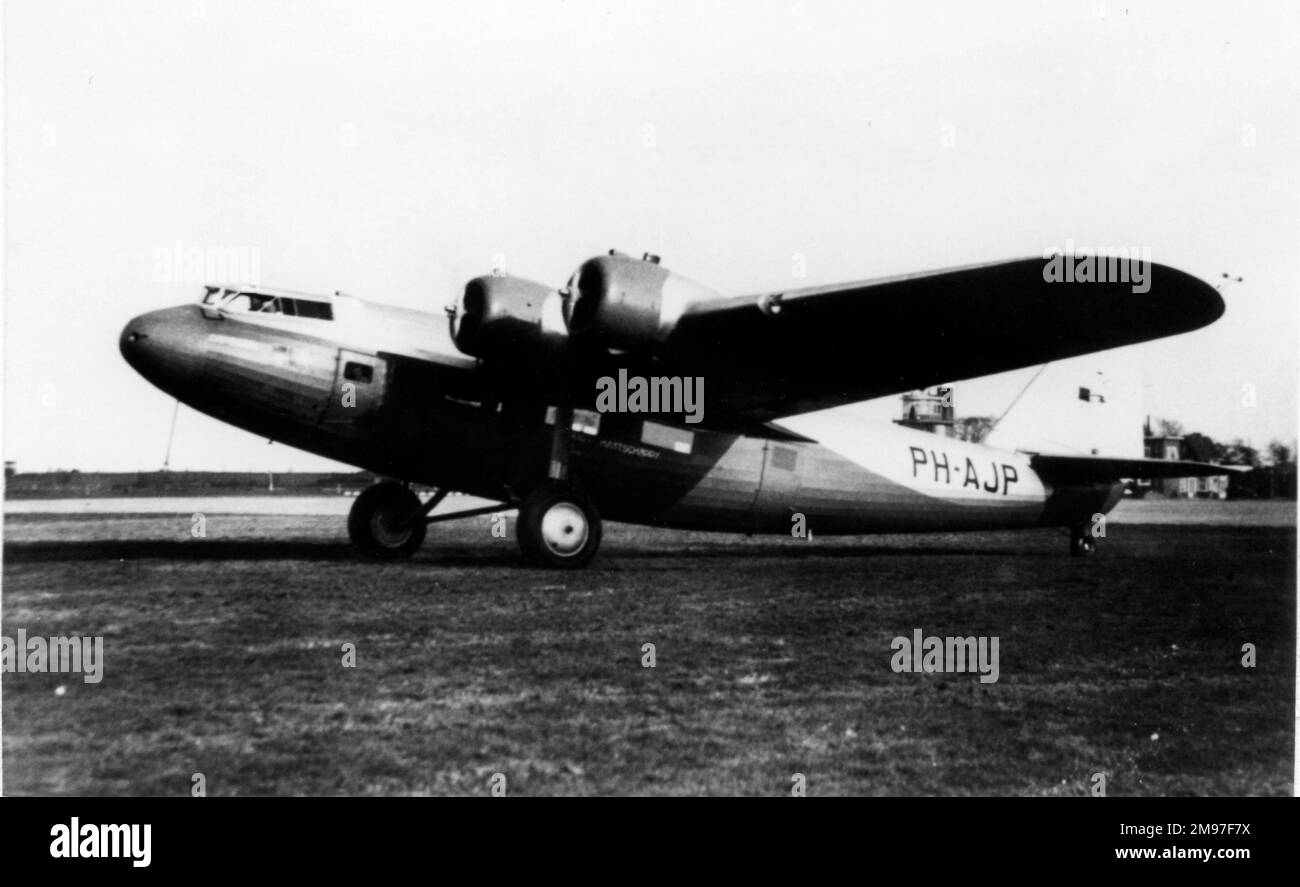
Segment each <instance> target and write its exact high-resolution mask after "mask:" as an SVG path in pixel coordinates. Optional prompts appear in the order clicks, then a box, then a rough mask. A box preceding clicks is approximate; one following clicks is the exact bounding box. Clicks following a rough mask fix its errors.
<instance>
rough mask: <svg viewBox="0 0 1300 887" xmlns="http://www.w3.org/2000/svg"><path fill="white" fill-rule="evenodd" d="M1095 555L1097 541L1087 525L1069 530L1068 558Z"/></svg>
mask: <svg viewBox="0 0 1300 887" xmlns="http://www.w3.org/2000/svg"><path fill="white" fill-rule="evenodd" d="M1096 553H1097V539H1096V537H1094V536H1093V535H1092V533H1091V532H1090V528H1089V526H1088V525H1087V524H1084V525H1082V526H1078V527H1074V528H1072V529H1071V530H1070V557H1092V556H1093V555H1094V554H1096Z"/></svg>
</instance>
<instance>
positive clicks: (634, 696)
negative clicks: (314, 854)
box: [3, 515, 1296, 796]
mask: <svg viewBox="0 0 1300 887" xmlns="http://www.w3.org/2000/svg"><path fill="white" fill-rule="evenodd" d="M191 525H192V524H191V520H190V517H189V516H188V515H174V516H166V515H146V516H123V517H117V518H114V517H103V516H77V515H65V516H42V515H20V516H14V515H10V516H9V517H8V518H7V520H6V527H5V537H6V547H5V567H4V610H3V618H4V634H5V635H8V636H13V635H14V633H15V631H16V630H17V629H18V628H25V629H26V630H27V632H28V633H29V635H32V634H41V635H44V636H57V635H70V634H81V635H102V636H103V637H104V639H105V641H104V642H105V655H104V659H105V664H104V677H103V680H102V682H101V683H99V684H84V683H82V681H81V680H80V678H79V677H78V676H75V675H57V674H35V675H33V674H24V675H6V676H5V678H4V682H3V717H4V721H3V728H4V738H3V746H4V790H5V792H6V793H7V794H163V795H184V794H187V793H188V792H189V790H190V786H191V776H192V774H194V773H196V772H201V773H203V774H204V776H205V779H206V784H207V789H208V793H209V794H210V795H234V794H309V795H316V794H487V793H488V787H489V780H490V779H491V778H492V776H493V774H496V773H501V774H504V775H505V777H506V780H507V789H508V792H509V793H510V794H514V795H524V794H657V793H665V794H667V793H672V794H722V793H738V794H756V795H782V794H788V793H789V791H790V787H791V778H792V775H793V774H795V773H802V774H805V776H806V779H807V787H808V793H809V794H810V795H818V794H880V795H890V794H1030V795H1075V796H1081V795H1084V794H1086V793H1087V791H1088V789H1089V788H1090V787H1091V785H1092V783H1091V779H1090V777H1091V776H1092V774H1094V773H1097V772H1105V773H1106V774H1107V790H1108V793H1109V794H1111V795H1166V794H1170V795H1181V794H1210V795H1217V794H1271V795H1283V794H1290V793H1291V787H1292V751H1293V727H1294V697H1295V693H1294V691H1295V687H1294V669H1295V662H1296V659H1295V634H1294V629H1295V611H1294V606H1295V532H1294V530H1293V529H1285V528H1267V527H1253V528H1237V527H1209V526H1177V527H1162V526H1146V525H1132V526H1117V527H1115V528H1114V529H1113V531H1112V532H1111V533H1110V534H1109V536H1110V538H1108V539H1106V540H1105V541H1104V543H1103V547H1102V552H1101V554H1100V555H1099V556H1098V557H1096V558H1093V559H1089V560H1076V559H1071V558H1069V557H1066V556H1065V549H1066V542H1065V539H1063V538H1062V537H1060V536H1059V535H1057V534H1055V533H1053V532H1051V531H1031V532H1021V533H981V534H963V535H935V536H916V537H904V536H884V537H869V538H861V539H858V538H839V539H829V538H827V539H821V538H818V539H816V540H814V541H812V542H805V541H799V540H790V539H784V540H783V539H772V538H753V539H747V538H745V537H742V536H729V535H716V536H713V535H699V534H687V533H677V532H667V531H654V530H645V529H641V528H635V527H629V526H623V525H609V526H608V527H607V530H606V540H605V545H604V548H603V549H602V555H601V556H600V557H599V558H598V559H597V560H596V562H595V563H594V564H593V565H592V567H591V568H589V569H587V570H585V571H582V572H578V573H556V572H548V571H541V570H534V569H529V568H525V567H523V566H521V565H520V564H519V561H518V555H517V553H516V548H515V545H514V541H513V538H512V537H513V521H511V528H510V531H511V532H510V535H511V538H506V539H496V538H493V537H492V535H491V533H490V531H489V530H490V526H491V523H490V520H489V518H487V517H483V518H478V519H473V520H468V521H465V522H462V523H458V524H444V525H439V526H436V527H433V528H431V532H430V540H429V541H428V542H427V543H426V546H425V549H424V550H423V551H422V552H421V553H420V555H418V556H417V558H416V559H415V560H413V561H411V562H407V563H401V564H383V565H376V564H371V563H362V562H359V561H357V560H356V559H354V557H353V555H352V554H351V552H350V551H349V549H348V548H347V546H346V539H345V536H344V533H343V528H342V522H341V520H340V519H339V518H337V517H330V516H312V515H293V516H265V515H264V516H236V515H225V516H216V515H214V516H211V517H210V518H209V520H208V524H207V537H206V538H203V539H194V538H192V537H191V535H190V528H191ZM915 628H920V629H922V630H923V631H924V632H925V633H926V634H935V635H996V636H998V637H999V638H1000V654H1001V661H1000V672H1001V677H1000V680H999V681H998V682H997V683H994V684H982V683H979V681H978V680H977V677H976V676H975V675H972V674H947V675H940V674H906V673H904V674H896V673H894V672H893V671H892V670H891V668H890V657H891V652H892V651H891V647H890V642H891V640H892V639H893V638H894V637H895V636H899V635H904V636H910V635H911V633H912V631H913V629H915ZM345 643H351V644H355V645H356V667H355V668H344V667H343V666H342V664H341V659H342V656H343V653H342V650H341V647H342V645H343V644H345ZM647 643H653V644H654V645H655V658H656V664H655V667H654V668H644V667H642V657H643V652H642V649H643V645H644V644H647ZM1245 643H1252V644H1254V645H1256V648H1257V651H1258V664H1257V667H1255V668H1253V669H1249V668H1243V667H1242V665H1241V662H1240V660H1241V656H1242V652H1241V648H1242V645H1243V644H1245ZM59 687H63V688H64V692H63V693H62V694H61V695H60V694H58V693H57V692H56V690H57V688H59Z"/></svg>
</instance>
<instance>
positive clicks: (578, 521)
mask: <svg viewBox="0 0 1300 887" xmlns="http://www.w3.org/2000/svg"><path fill="white" fill-rule="evenodd" d="M519 547H520V548H521V549H522V550H523V552H524V555H525V556H526V557H527V558H528V559H529V560H531V561H533V562H534V563H537V564H540V565H542V566H546V567H559V568H561V569H567V570H573V569H577V568H578V567H582V566H585V565H586V564H587V562H588V561H590V560H591V559H592V558H593V557H595V555H596V549H598V548H600V513H599V512H598V511H596V505H595V503H594V502H592V501H591V499H590V498H589V497H588V496H587V495H586V494H585V493H583V492H582V491H581V490H579V489H578V488H577V487H575V486H573V485H572V484H567V483H563V482H560V481H548V482H547V483H544V484H542V486H540V487H538V488H537V489H536V490H533V492H532V493H530V494H529V495H528V498H526V499H524V504H523V505H522V506H521V507H520V509H519Z"/></svg>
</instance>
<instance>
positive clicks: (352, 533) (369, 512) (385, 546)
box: [348, 481, 427, 560]
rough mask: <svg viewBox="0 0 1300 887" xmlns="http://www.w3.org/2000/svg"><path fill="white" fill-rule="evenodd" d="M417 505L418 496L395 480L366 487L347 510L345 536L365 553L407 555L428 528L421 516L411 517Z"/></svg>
mask: <svg viewBox="0 0 1300 887" xmlns="http://www.w3.org/2000/svg"><path fill="white" fill-rule="evenodd" d="M419 508H420V498H419V497H418V496H416V495H415V494H414V493H412V492H411V491H410V490H409V489H407V488H406V487H405V486H403V485H402V484H399V483H397V482H396V481H383V482H381V483H377V484H375V485H374V486H371V487H367V488H366V489H365V490H363V491H362V493H361V495H360V496H358V497H357V501H356V502H353V503H352V510H351V511H350V512H348V537H349V538H351V539H352V544H353V545H355V546H356V547H357V548H358V549H360V551H361V553H362V554H364V555H366V556H367V557H375V558H383V559H386V560H395V559H397V558H404V557H410V556H411V555H412V554H414V553H415V552H416V551H417V550H418V549H419V547H420V546H421V545H423V544H424V533H425V530H426V529H427V527H426V526H425V523H424V521H423V520H421V519H418V518H417V519H416V520H414V521H412V520H411V518H412V517H413V516H415V514H416V512H417V511H418V510H419Z"/></svg>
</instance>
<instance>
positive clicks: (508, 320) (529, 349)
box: [452, 275, 567, 361]
mask: <svg viewBox="0 0 1300 887" xmlns="http://www.w3.org/2000/svg"><path fill="white" fill-rule="evenodd" d="M566 338H567V334H566V332H565V329H564V311H563V304H562V300H561V296H560V294H559V293H558V292H556V291H555V290H553V289H551V288H550V287H548V286H543V285H542V284H540V283H534V282H533V281H531V280H524V279H523V278H521V277H505V276H496V275H486V276H484V277H475V278H474V279H473V280H471V281H470V282H469V283H467V284H465V295H464V296H463V297H462V298H461V303H460V311H459V312H458V318H457V323H456V329H455V330H454V332H453V333H452V339H453V340H454V341H455V343H456V347H457V348H459V349H460V350H461V351H463V352H464V353H466V354H468V355H470V356H471V357H479V358H485V359H486V358H492V359H494V360H499V361H519V360H523V359H527V358H529V357H532V356H536V355H537V354H538V353H539V352H543V351H545V350H547V349H550V348H555V347H560V346H562V345H563V343H564V341H565V339H566Z"/></svg>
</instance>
